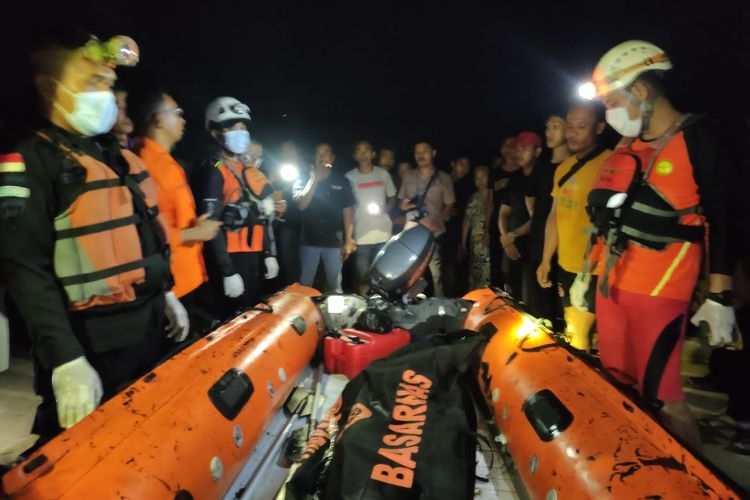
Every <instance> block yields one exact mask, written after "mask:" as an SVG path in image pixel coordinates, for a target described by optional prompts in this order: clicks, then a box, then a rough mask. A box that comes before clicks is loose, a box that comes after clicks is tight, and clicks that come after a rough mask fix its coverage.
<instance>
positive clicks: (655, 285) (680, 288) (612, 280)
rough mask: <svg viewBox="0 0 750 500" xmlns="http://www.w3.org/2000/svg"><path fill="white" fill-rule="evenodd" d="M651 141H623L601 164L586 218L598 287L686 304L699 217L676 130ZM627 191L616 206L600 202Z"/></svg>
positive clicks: (696, 257)
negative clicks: (596, 256)
mask: <svg viewBox="0 0 750 500" xmlns="http://www.w3.org/2000/svg"><path fill="white" fill-rule="evenodd" d="M689 121H690V117H689V116H688V117H686V119H685V120H684V121H683V122H682V123H680V124H677V125H675V126H674V127H673V128H672V129H670V131H668V132H667V133H666V134H665V136H664V137H663V138H662V139H660V140H657V141H654V142H653V143H647V142H644V141H642V140H640V139H638V140H635V141H630V140H626V141H624V142H623V143H622V144H621V145H620V146H618V147H617V148H616V149H615V151H614V152H613V153H612V156H610V157H609V158H608V159H607V160H606V161H605V162H604V163H603V164H602V166H601V168H600V170H599V177H598V179H597V180H596V181H595V182H594V185H593V187H592V190H591V192H590V193H589V207H588V209H589V213H590V215H591V217H592V222H593V224H594V227H595V231H597V232H598V234H599V235H600V236H601V238H602V240H603V244H604V250H605V257H604V259H602V260H601V261H600V266H599V271H600V273H601V274H600V276H602V278H600V286H601V291H602V293H603V294H604V295H605V296H606V294H607V290H606V287H607V286H608V285H611V286H615V287H617V288H620V289H623V290H627V291H630V292H634V293H641V294H645V295H651V296H661V297H667V298H674V299H678V300H688V299H689V298H690V294H691V293H692V290H693V288H694V287H695V282H696V280H697V275H698V271H699V269H700V261H701V253H702V248H701V247H702V244H703V242H704V239H705V233H706V224H705V218H704V217H703V216H702V215H701V210H700V195H699V193H698V185H697V183H696V181H695V178H694V176H693V166H692V164H691V163H690V157H689V155H688V151H687V146H686V144H685V138H684V134H683V132H682V129H683V128H684V126H685V124H686V123H688V122H689ZM617 193H627V198H626V199H625V202H624V204H623V205H622V206H621V207H618V208H616V209H609V208H606V203H607V200H609V199H611V198H612V196H613V195H615V194H617Z"/></svg>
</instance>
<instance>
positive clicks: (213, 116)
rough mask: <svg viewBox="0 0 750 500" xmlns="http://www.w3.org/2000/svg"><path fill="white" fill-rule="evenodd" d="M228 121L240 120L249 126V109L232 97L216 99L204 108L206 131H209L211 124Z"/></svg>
mask: <svg viewBox="0 0 750 500" xmlns="http://www.w3.org/2000/svg"><path fill="white" fill-rule="evenodd" d="M230 120H242V121H245V122H246V123H247V124H249V122H250V120H251V118H250V108H249V107H248V106H247V104H244V103H241V102H240V101H238V100H237V99H235V98H234V97H218V98H216V99H214V100H213V102H211V104H209V105H208V107H207V108H206V130H209V131H210V130H211V124H212V123H222V122H226V121H230Z"/></svg>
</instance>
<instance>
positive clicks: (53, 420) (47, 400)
mask: <svg viewBox="0 0 750 500" xmlns="http://www.w3.org/2000/svg"><path fill="white" fill-rule="evenodd" d="M157 302H158V303H157V304H156V306H155V307H156V308H158V307H161V310H163V309H164V300H163V299H159V300H158V301H157ZM99 324H100V325H101V324H102V322H101V321H100V322H99ZM120 325H121V321H119V319H116V318H113V321H112V324H111V325H110V329H116V328H118V326H120ZM173 345H174V343H173V342H172V341H171V340H169V339H167V338H166V335H165V333H164V316H163V315H160V316H157V317H155V318H154V321H153V323H152V324H151V325H148V332H147V336H146V338H145V340H143V341H141V342H139V343H137V344H134V345H131V346H127V347H122V348H120V349H114V350H111V351H107V352H91V351H88V350H87V351H86V352H84V355H85V356H86V359H87V360H88V362H89V363H90V364H91V366H93V367H94V369H95V370H96V372H97V373H98V374H99V378H100V379H101V381H102V388H103V390H104V395H103V396H102V403H103V402H104V401H106V400H108V399H110V398H111V397H113V396H114V395H116V394H117V393H118V392H120V391H121V390H122V389H123V388H125V387H127V386H128V385H129V384H130V383H132V382H133V381H134V380H136V379H138V377H141V376H142V375H144V374H146V373H148V372H149V371H150V370H151V369H153V368H154V367H155V366H156V365H157V364H158V363H159V362H160V361H162V360H163V358H164V356H165V354H166V353H167V352H168V351H169V349H170V347H171V346H173ZM34 390H35V391H36V393H37V394H39V395H40V396H41V397H42V402H41V404H40V405H39V406H38V407H37V412H36V417H35V419H34V426H33V428H32V432H33V433H34V434H38V435H39V441H38V442H37V444H36V446H40V445H42V444H44V443H45V442H47V441H49V440H50V439H52V438H53V437H55V436H56V435H57V434H59V433H60V432H62V429H61V428H60V426H59V423H58V418H57V404H56V402H55V394H54V391H53V390H52V371H51V370H48V369H46V368H44V366H43V365H42V364H41V363H40V362H39V360H38V359H36V358H34Z"/></svg>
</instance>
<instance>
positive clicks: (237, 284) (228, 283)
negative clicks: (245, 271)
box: [224, 274, 245, 299]
mask: <svg viewBox="0 0 750 500" xmlns="http://www.w3.org/2000/svg"><path fill="white" fill-rule="evenodd" d="M243 293H245V283H244V282H243V281H242V276H240V275H239V274H233V275H231V276H225V277H224V295H226V296H227V297H229V298H230V299H236V298H237V297H239V296H240V295H242V294H243Z"/></svg>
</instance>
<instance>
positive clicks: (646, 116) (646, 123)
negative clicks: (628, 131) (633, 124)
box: [640, 101, 654, 136]
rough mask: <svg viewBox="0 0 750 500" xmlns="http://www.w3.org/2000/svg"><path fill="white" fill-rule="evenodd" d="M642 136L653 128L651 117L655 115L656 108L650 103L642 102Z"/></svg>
mask: <svg viewBox="0 0 750 500" xmlns="http://www.w3.org/2000/svg"><path fill="white" fill-rule="evenodd" d="M640 108H641V123H642V125H641V134H640V135H641V136H643V133H644V132H646V131H647V130H649V128H650V127H651V115H652V114H653V113H654V107H653V106H652V105H651V103H650V102H648V101H641V105H640Z"/></svg>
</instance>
